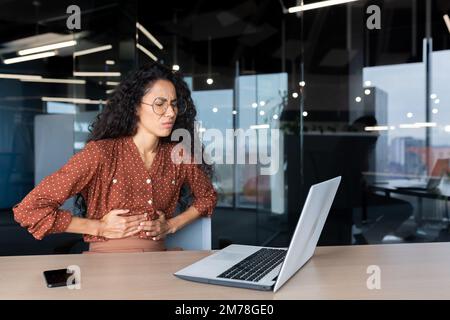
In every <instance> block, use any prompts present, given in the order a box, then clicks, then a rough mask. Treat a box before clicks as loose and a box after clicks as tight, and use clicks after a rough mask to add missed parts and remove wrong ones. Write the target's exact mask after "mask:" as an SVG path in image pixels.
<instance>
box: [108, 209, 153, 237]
mask: <svg viewBox="0 0 450 320" xmlns="http://www.w3.org/2000/svg"><path fill="white" fill-rule="evenodd" d="M128 212H130V210H128V209H127V210H124V209H114V210H111V211H110V212H108V213H107V214H106V215H105V216H104V217H103V218H102V219H101V220H100V228H99V236H101V237H105V238H108V239H120V238H127V237H131V236H133V235H135V234H137V233H139V232H140V231H141V230H143V227H142V226H140V223H141V222H143V221H145V219H146V216H145V215H143V214H140V215H134V216H127V217H124V216H121V215H122V214H125V213H128Z"/></svg>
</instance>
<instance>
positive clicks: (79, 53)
mask: <svg viewBox="0 0 450 320" xmlns="http://www.w3.org/2000/svg"><path fill="white" fill-rule="evenodd" d="M111 49H112V45H110V44H107V45H104V46H100V47H95V48H91V49H86V50H80V51H75V52H74V53H73V56H74V57H79V56H84V55H87V54H91V53H95V52H100V51H106V50H111Z"/></svg>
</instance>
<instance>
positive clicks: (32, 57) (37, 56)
mask: <svg viewBox="0 0 450 320" xmlns="http://www.w3.org/2000/svg"><path fill="white" fill-rule="evenodd" d="M53 56H56V51H48V52H42V53H36V54H30V55H28V56H23V57H15V58H10V59H5V60H3V63H4V64H13V63H18V62H24V61H29V60H36V59H43V58H47V57H53Z"/></svg>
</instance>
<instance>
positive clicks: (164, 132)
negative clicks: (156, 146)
mask: <svg viewBox="0 0 450 320" xmlns="http://www.w3.org/2000/svg"><path fill="white" fill-rule="evenodd" d="M171 133H172V129H163V130H161V131H160V132H159V134H158V136H159V137H160V138H165V137H168V136H170V134H171Z"/></svg>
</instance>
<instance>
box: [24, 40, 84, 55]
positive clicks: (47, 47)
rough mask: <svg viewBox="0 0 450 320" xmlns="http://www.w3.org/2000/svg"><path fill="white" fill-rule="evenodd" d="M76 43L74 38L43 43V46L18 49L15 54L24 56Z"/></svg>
mask: <svg viewBox="0 0 450 320" xmlns="http://www.w3.org/2000/svg"><path fill="white" fill-rule="evenodd" d="M76 44H77V42H76V41H75V40H70V41H64V42H58V43H53V44H48V45H45V46H40V47H35V48H29V49H24V50H20V51H18V52H17V54H18V55H19V56H25V55H27V54H33V53H38V52H43V51H49V50H55V49H60V48H65V47H71V46H75V45H76Z"/></svg>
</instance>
